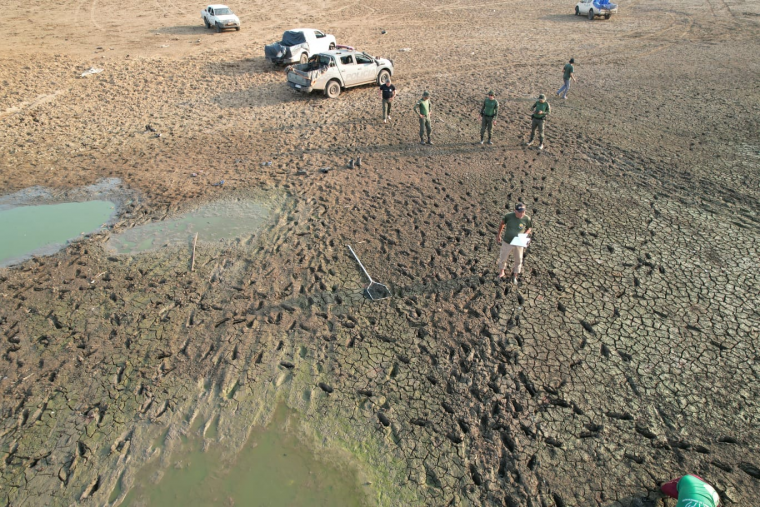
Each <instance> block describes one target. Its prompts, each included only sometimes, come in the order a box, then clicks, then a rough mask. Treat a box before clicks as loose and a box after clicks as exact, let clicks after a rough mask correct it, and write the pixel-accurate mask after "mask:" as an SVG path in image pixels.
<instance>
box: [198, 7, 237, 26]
mask: <svg viewBox="0 0 760 507" xmlns="http://www.w3.org/2000/svg"><path fill="white" fill-rule="evenodd" d="M201 17H202V18H203V24H204V25H206V28H211V27H212V26H213V27H214V28H215V29H216V31H217V32H221V31H222V30H226V29H232V28H234V29H235V30H238V31H240V18H238V17H237V16H235V13H234V12H232V10H231V9H230V8H229V7H227V6H226V5H221V4H214V5H209V6H208V7H206V8H205V9H203V10H202V11H201Z"/></svg>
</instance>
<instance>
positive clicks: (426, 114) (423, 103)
mask: <svg viewBox="0 0 760 507" xmlns="http://www.w3.org/2000/svg"><path fill="white" fill-rule="evenodd" d="M414 112H415V113H417V115H418V116H419V117H420V144H425V132H426V131H427V143H428V144H433V142H432V141H431V140H430V134H431V133H432V132H433V129H432V127H431V126H430V94H429V93H428V92H427V91H424V92H422V98H421V99H420V100H418V101H417V103H416V104H415V105H414Z"/></svg>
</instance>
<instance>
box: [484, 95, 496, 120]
mask: <svg viewBox="0 0 760 507" xmlns="http://www.w3.org/2000/svg"><path fill="white" fill-rule="evenodd" d="M480 114H481V115H483V116H492V117H494V118H496V115H497V114H499V101H498V100H496V99H486V100H485V102H483V109H481V110H480Z"/></svg>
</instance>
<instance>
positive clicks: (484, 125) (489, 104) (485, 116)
mask: <svg viewBox="0 0 760 507" xmlns="http://www.w3.org/2000/svg"><path fill="white" fill-rule="evenodd" d="M498 114H499V101H498V100H496V98H494V93H493V90H491V91H489V92H488V97H486V100H484V101H483V107H482V108H480V144H483V136H484V135H485V133H486V129H488V144H493V143H492V142H491V130H493V120H494V118H496V115H498Z"/></svg>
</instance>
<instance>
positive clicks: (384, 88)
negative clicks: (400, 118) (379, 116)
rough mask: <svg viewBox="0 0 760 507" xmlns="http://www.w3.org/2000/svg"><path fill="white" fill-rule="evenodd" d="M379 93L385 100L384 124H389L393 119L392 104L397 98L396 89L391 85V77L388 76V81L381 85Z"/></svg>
mask: <svg viewBox="0 0 760 507" xmlns="http://www.w3.org/2000/svg"><path fill="white" fill-rule="evenodd" d="M378 93H379V94H380V96H381V97H382V99H383V123H388V120H390V119H391V103H392V102H393V98H394V97H395V96H396V87H395V86H393V83H391V77H390V76H388V80H387V81H386V82H385V83H383V84H381V85H380V90H378Z"/></svg>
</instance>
